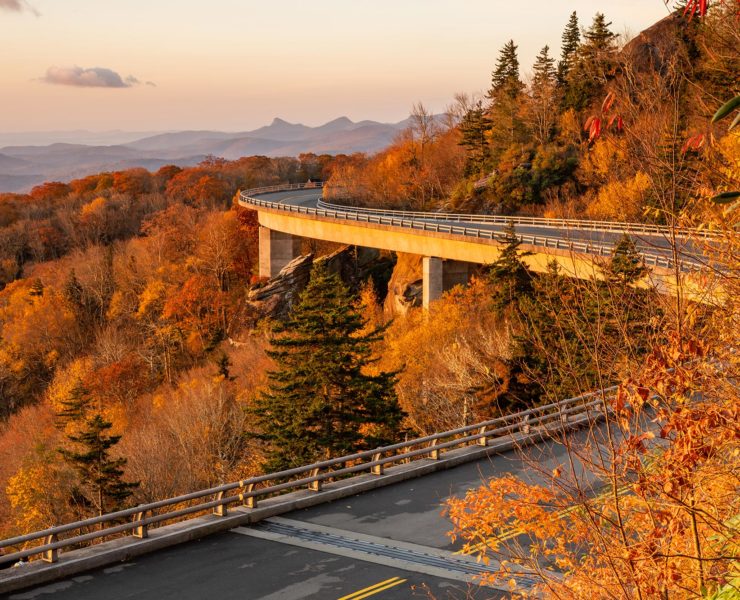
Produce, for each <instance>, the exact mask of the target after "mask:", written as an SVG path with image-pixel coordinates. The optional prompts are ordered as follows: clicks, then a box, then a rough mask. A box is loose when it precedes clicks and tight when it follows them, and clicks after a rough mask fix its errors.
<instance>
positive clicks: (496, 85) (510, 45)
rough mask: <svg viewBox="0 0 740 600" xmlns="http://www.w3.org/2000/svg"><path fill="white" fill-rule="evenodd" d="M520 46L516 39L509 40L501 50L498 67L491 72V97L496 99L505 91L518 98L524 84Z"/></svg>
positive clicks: (497, 62)
mask: <svg viewBox="0 0 740 600" xmlns="http://www.w3.org/2000/svg"><path fill="white" fill-rule="evenodd" d="M517 50H518V46H517V45H516V44H515V43H514V40H509V41H508V42H506V44H504V47H503V48H501V50H500V51H499V57H498V60H497V61H496V68H495V69H494V71H493V73H492V74H491V90H490V92H489V93H488V95H489V98H491V99H493V100H494V101H495V100H496V98H497V97H498V96H499V95H500V94H501V93H505V94H506V95H507V96H509V97H510V98H516V97H517V96H518V95H519V93H520V92H521V91H522V88H523V87H524V85H523V84H522V82H521V80H520V79H519V55H518V53H517Z"/></svg>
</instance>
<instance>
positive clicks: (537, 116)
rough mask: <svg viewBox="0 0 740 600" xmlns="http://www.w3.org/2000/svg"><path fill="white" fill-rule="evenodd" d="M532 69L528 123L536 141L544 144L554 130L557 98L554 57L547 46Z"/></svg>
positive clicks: (541, 51)
mask: <svg viewBox="0 0 740 600" xmlns="http://www.w3.org/2000/svg"><path fill="white" fill-rule="evenodd" d="M532 70H533V73H534V74H533V77H532V82H531V84H530V93H531V102H530V110H529V123H530V127H531V128H532V132H533V134H534V136H535V138H536V140H537V142H538V143H539V144H540V145H545V144H547V143H548V142H549V141H550V140H551V138H552V134H553V132H554V130H555V123H556V118H557V106H556V105H557V98H558V90H557V87H556V84H557V73H556V71H555V59H554V58H552V57H551V56H550V47H549V46H545V47H544V48H542V50H540V53H539V54H538V55H537V59H536V60H535V63H534V66H533V67H532Z"/></svg>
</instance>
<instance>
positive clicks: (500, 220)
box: [318, 200, 717, 238]
mask: <svg viewBox="0 0 740 600" xmlns="http://www.w3.org/2000/svg"><path fill="white" fill-rule="evenodd" d="M318 208H322V209H325V210H342V211H351V212H357V213H365V214H375V215H383V216H395V217H403V218H409V219H413V218H419V219H430V220H436V221H457V222H465V223H491V224H495V225H507V224H509V223H514V224H515V225H530V226H533V227H560V228H563V229H581V230H587V231H604V232H609V233H632V234H635V233H638V234H639V233H642V234H651V235H656V234H660V235H666V236H668V235H669V234H670V232H671V228H669V227H666V226H664V225H651V224H649V223H619V222H615V221H589V220H586V219H552V218H546V217H506V216H502V215H474V214H465V213H446V212H423V211H408V210H390V209H375V208H366V207H360V206H346V205H343V204H333V203H331V202H325V201H324V200H319V202H318ZM675 233H676V235H677V236H678V237H704V238H713V237H716V236H717V234H716V233H715V232H713V231H704V230H700V229H688V228H686V227H677V228H675Z"/></svg>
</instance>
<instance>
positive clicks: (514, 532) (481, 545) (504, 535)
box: [455, 486, 629, 554]
mask: <svg viewBox="0 0 740 600" xmlns="http://www.w3.org/2000/svg"><path fill="white" fill-rule="evenodd" d="M627 492H629V487H627V486H621V487H620V488H618V489H617V495H618V496H624V495H625V494H626V493H627ZM610 493H611V492H610V491H606V492H603V493H601V494H599V495H598V496H594V497H593V498H591V499H590V501H594V500H601V499H602V498H605V497H606V496H608V495H609V494H610ZM582 507H583V505H581V504H575V505H573V506H569V507H568V508H564V509H562V510H559V511H557V512H556V513H555V515H556V516H557V518H558V519H562V518H563V517H565V516H566V515H568V514H570V513H571V512H573V511H576V510H578V509H580V508H582ZM524 533H525V532H524V531H523V530H522V529H520V528H518V527H515V528H512V529H504V530H503V531H501V533H500V534H499V535H497V536H495V537H493V538H491V540H490V542H491V543H493V544H497V543H500V542H506V541H509V540H510V539H512V538H515V537H518V536H520V535H522V534H524ZM488 543H489V541H483V542H478V543H477V544H474V545H473V546H470V547H469V548H468V549H467V550H466V549H462V550H458V551H457V552H455V554H475V553H476V552H481V551H483V550H484V549H485V548H486V546H488Z"/></svg>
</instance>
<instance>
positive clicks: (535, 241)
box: [240, 183, 703, 271]
mask: <svg viewBox="0 0 740 600" xmlns="http://www.w3.org/2000/svg"><path fill="white" fill-rule="evenodd" d="M321 187H323V184H320V183H317V184H288V185H284V186H270V187H265V188H255V189H252V190H247V191H245V192H242V193H241V201H240V202H241V203H242V205H251V206H260V207H264V208H272V209H276V210H282V211H286V212H294V213H299V214H306V215H316V216H320V217H329V218H333V219H340V220H344V221H356V222H359V223H375V224H379V225H391V226H394V227H403V228H406V229H413V230H420V231H433V232H438V233H450V234H455V235H462V236H465V237H473V238H478V239H487V240H499V241H500V240H501V237H502V236H501V234H500V233H498V232H495V231H491V230H488V229H478V228H475V227H466V226H463V225H458V226H455V225H447V224H444V223H434V222H429V220H426V219H427V218H428V217H426V216H425V217H424V219H425V220H418V217H417V218H413V217H412V218H406V217H403V216H385V215H383V214H382V213H383V212H384V211H377V213H376V211H375V210H373V209H364V210H363V211H356V210H352V209H347V208H346V207H340V208H336V209H335V208H331V209H329V208H313V207H309V206H297V205H294V204H286V203H283V202H273V201H271V200H265V199H262V198H258V197H257V196H258V195H261V194H268V193H274V192H282V191H290V190H297V189H313V188H321ZM324 204H325V203H324ZM332 206H338V205H332ZM385 212H391V213H392V212H393V211H385ZM416 214H424V215H428V214H437V215H439V214H441V213H416ZM496 218H499V219H503V222H504V223H507V222H509V221H513V222H514V223H515V224H516V223H517V219H528V217H496ZM517 237H518V238H519V240H520V241H521V242H522V243H524V244H529V245H532V246H539V247H543V248H553V249H560V250H566V251H569V252H576V253H582V254H592V255H596V256H602V257H608V256H611V253H612V250H613V246H612V245H611V244H599V243H595V242H591V241H588V242H580V241H576V240H569V239H563V238H560V237H551V236H542V235H529V234H520V233H517ZM640 253H641V254H642V256H643V258H644V260H645V264H647V265H652V266H656V267H664V268H667V269H670V268H673V265H674V263H673V260H672V259H671V258H670V257H668V256H666V255H664V254H658V253H652V252H648V251H645V250H643V249H641V250H640ZM701 266H703V264H702V262H701V261H698V260H695V259H688V258H682V259H681V260H680V261H679V268H680V270H681V271H692V270H695V269H697V268H700V267H701Z"/></svg>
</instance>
